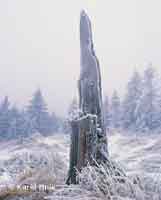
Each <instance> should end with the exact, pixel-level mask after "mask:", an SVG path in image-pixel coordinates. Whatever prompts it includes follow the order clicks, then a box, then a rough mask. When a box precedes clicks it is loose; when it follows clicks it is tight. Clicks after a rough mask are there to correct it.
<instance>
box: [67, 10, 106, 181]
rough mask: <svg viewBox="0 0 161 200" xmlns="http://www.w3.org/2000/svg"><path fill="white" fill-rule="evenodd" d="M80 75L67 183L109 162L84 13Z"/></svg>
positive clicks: (95, 62) (96, 72) (95, 66)
mask: <svg viewBox="0 0 161 200" xmlns="http://www.w3.org/2000/svg"><path fill="white" fill-rule="evenodd" d="M80 47H81V72H80V79H79V109H80V111H81V115H80V116H78V117H77V119H74V120H72V121H71V127H72V133H71V147H70V167H69V176H68V179H67V184H70V183H73V184H76V183H77V179H76V177H77V171H76V170H78V171H81V169H82V168H83V167H85V166H87V164H88V163H89V164H90V165H93V164H94V163H95V161H97V162H98V163H101V162H106V161H107V159H108V149H107V138H106V131H105V127H104V119H103V110H102V88H101V74H100V68H99V62H98V59H97V57H96V55H95V52H94V49H93V40H92V29H91V22H90V19H89V17H88V16H87V14H86V13H85V12H84V11H82V12H81V18H80Z"/></svg>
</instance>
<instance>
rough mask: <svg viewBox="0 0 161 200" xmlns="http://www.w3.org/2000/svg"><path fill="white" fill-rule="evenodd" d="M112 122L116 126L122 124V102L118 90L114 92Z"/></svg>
mask: <svg viewBox="0 0 161 200" xmlns="http://www.w3.org/2000/svg"><path fill="white" fill-rule="evenodd" d="M111 124H112V126H113V127H114V128H118V127H120V125H121V103H120V98H119V96H118V94H117V91H116V90H115V91H114V92H113V95H112V99H111Z"/></svg>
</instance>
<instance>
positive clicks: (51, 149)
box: [0, 132, 161, 200]
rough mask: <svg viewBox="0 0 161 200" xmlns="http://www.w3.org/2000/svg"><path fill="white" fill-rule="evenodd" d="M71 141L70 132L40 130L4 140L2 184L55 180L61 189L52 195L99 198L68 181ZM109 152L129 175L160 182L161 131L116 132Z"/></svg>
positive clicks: (0, 158) (0, 164)
mask: <svg viewBox="0 0 161 200" xmlns="http://www.w3.org/2000/svg"><path fill="white" fill-rule="evenodd" d="M69 143H70V138H69V136H67V135H63V134H55V135H53V136H50V137H47V138H44V137H42V136H40V135H39V134H36V135H35V136H33V137H32V138H30V139H25V140H23V141H22V140H21V141H20V140H18V141H10V142H6V143H4V142H3V143H1V144H0V186H3V185H6V184H8V185H9V186H11V187H12V186H14V185H16V184H17V185H18V184H33V183H35V184H52V183H54V185H55V186H56V188H58V190H56V191H55V195H56V196H55V198H52V196H49V197H48V198H49V199H71V200H72V199H99V197H97V198H96V197H94V195H92V193H90V192H87V191H85V190H83V189H82V188H80V187H78V186H72V187H67V186H65V185H64V182H65V179H66V177H67V170H68V161H69ZM109 152H110V156H111V158H112V159H113V160H115V161H116V162H117V163H118V164H119V165H120V166H121V167H122V168H123V169H124V171H125V172H126V173H127V175H130V176H132V175H136V174H137V175H138V176H139V177H143V178H146V179H148V178H150V179H149V180H152V179H151V178H153V180H154V182H155V183H160V181H161V176H160V174H161V169H160V168H161V135H159V134H158V135H157V134H155V135H153V134H150V135H140V136H136V135H134V134H131V135H128V134H121V133H118V132H114V133H112V134H111V135H110V136H109ZM63 185H64V186H63ZM69 191H70V192H69ZM71 191H74V192H72V193H71ZM69 193H70V195H69ZM67 194H68V195H67ZM71 195H73V196H72V197H73V198H72V197H71ZM63 197H64V198H63ZM123 199H125V197H124V198H123Z"/></svg>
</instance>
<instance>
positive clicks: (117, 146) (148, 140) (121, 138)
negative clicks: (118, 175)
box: [109, 133, 161, 176]
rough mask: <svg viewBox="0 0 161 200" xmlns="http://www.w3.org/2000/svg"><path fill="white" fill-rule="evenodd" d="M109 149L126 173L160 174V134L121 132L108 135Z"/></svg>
mask: <svg viewBox="0 0 161 200" xmlns="http://www.w3.org/2000/svg"><path fill="white" fill-rule="evenodd" d="M109 151H110V155H111V157H112V159H113V160H115V161H117V162H118V163H120V165H121V166H122V167H123V168H124V170H125V171H126V172H127V173H128V174H141V175H142V176H143V175H145V176H155V175H156V174H161V135H160V134H154V135H153V134H150V135H147V134H144V135H143V134H142V135H140V136H139V135H135V134H121V133H114V134H112V135H111V136H110V137H109Z"/></svg>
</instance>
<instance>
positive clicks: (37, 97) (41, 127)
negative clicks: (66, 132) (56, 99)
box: [27, 89, 50, 135]
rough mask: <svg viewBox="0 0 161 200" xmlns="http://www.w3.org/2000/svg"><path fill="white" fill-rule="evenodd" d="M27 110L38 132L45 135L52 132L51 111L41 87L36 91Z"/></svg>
mask: <svg viewBox="0 0 161 200" xmlns="http://www.w3.org/2000/svg"><path fill="white" fill-rule="evenodd" d="M27 112H28V115H29V118H30V119H31V121H32V122H34V129H35V130H36V131H37V132H39V133H41V134H44V135H46V134H48V133H49V132H50V127H49V113H48V109H47V105H46V103H45V100H44V98H43V96H42V93H41V90H40V89H38V90H37V91H36V92H35V93H34V95H33V98H32V100H31V101H30V105H29V106H28V109H27Z"/></svg>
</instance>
